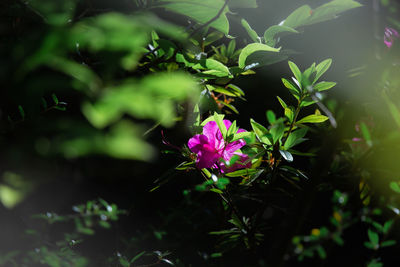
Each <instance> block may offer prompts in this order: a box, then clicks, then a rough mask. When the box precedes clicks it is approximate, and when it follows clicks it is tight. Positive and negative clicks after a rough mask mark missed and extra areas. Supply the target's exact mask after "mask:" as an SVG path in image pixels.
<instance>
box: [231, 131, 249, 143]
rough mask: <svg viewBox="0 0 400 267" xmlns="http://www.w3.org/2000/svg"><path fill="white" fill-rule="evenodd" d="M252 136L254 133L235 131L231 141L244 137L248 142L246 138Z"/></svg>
mask: <svg viewBox="0 0 400 267" xmlns="http://www.w3.org/2000/svg"><path fill="white" fill-rule="evenodd" d="M252 137H254V133H252V132H241V133H235V135H234V137H233V138H232V140H231V142H233V141H236V140H239V139H244V140H245V141H246V143H247V142H248V140H247V139H252Z"/></svg>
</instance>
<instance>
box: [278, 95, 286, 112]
mask: <svg viewBox="0 0 400 267" xmlns="http://www.w3.org/2000/svg"><path fill="white" fill-rule="evenodd" d="M277 98H278V101H279V103H280V104H281V106H282V107H283V108H284V109H285V108H287V105H286V103H285V101H283V100H282V98H280V97H279V96H277Z"/></svg>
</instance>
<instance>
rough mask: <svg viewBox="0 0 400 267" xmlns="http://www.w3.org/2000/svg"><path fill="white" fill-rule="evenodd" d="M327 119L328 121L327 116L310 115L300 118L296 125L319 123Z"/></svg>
mask: <svg viewBox="0 0 400 267" xmlns="http://www.w3.org/2000/svg"><path fill="white" fill-rule="evenodd" d="M327 119H329V118H328V117H327V116H324V115H316V114H312V115H308V116H306V117H304V118H302V119H301V120H299V121H297V122H296V123H321V122H324V121H326V120H327Z"/></svg>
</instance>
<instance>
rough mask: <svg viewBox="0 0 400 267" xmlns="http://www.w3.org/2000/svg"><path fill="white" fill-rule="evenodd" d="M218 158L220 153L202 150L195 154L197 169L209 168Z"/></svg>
mask: <svg viewBox="0 0 400 267" xmlns="http://www.w3.org/2000/svg"><path fill="white" fill-rule="evenodd" d="M219 158H220V155H219V154H217V153H215V151H210V150H202V151H200V152H199V153H198V154H197V160H196V166H197V168H199V169H203V168H211V167H213V165H214V164H215V163H216V162H217V161H218V159H219Z"/></svg>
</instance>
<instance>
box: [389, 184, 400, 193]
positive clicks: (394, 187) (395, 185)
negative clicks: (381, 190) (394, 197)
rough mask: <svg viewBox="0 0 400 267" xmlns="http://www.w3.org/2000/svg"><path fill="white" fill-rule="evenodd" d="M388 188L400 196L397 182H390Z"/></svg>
mask: <svg viewBox="0 0 400 267" xmlns="http://www.w3.org/2000/svg"><path fill="white" fill-rule="evenodd" d="M390 188H391V189H392V190H393V191H394V192H396V193H399V194H400V185H399V183H398V182H390Z"/></svg>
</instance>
